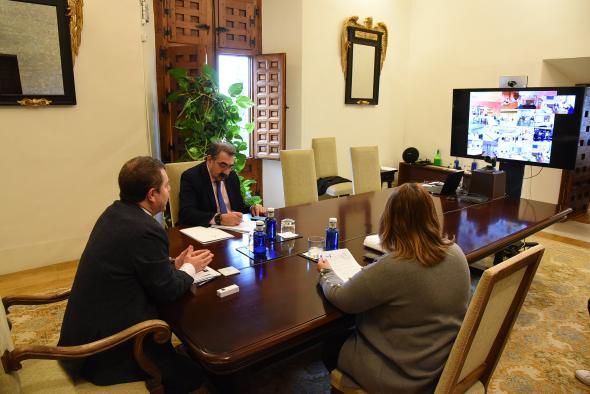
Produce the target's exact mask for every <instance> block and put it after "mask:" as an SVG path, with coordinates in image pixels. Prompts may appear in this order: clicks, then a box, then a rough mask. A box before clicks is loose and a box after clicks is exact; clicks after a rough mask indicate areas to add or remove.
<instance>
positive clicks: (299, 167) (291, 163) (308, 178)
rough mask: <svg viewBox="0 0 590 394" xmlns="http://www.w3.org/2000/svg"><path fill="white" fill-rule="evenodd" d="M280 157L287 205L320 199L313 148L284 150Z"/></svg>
mask: <svg viewBox="0 0 590 394" xmlns="http://www.w3.org/2000/svg"><path fill="white" fill-rule="evenodd" d="M280 157H281V170H282V172H283V191H284V194H285V206H291V205H299V204H307V203H310V202H315V201H318V187H317V183H316V179H317V178H316V174H315V163H314V159H313V151H312V150H311V149H293V150H282V151H281V153H280Z"/></svg>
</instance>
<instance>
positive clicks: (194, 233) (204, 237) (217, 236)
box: [180, 226, 234, 244]
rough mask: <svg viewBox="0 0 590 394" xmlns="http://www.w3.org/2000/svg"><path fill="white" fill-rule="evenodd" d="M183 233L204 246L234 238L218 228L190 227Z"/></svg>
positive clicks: (183, 230)
mask: <svg viewBox="0 0 590 394" xmlns="http://www.w3.org/2000/svg"><path fill="white" fill-rule="evenodd" d="M180 232H181V233H183V234H186V235H188V236H189V237H191V238H192V239H194V240H197V241H199V242H200V243H202V244H208V243H211V242H215V241H221V240H222V239H228V238H233V237H234V236H233V235H231V234H229V233H226V232H225V231H221V230H220V229H218V228H211V227H201V226H198V227H189V228H183V229H182V230H180Z"/></svg>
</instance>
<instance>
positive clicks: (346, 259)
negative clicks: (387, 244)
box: [320, 249, 362, 282]
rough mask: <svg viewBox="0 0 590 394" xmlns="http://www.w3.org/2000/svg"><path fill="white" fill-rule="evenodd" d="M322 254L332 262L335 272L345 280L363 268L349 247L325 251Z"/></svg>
mask: <svg viewBox="0 0 590 394" xmlns="http://www.w3.org/2000/svg"><path fill="white" fill-rule="evenodd" d="M320 256H321V257H322V258H324V259H326V260H328V261H329V262H330V266H332V270H333V271H334V273H335V274H336V275H337V276H338V277H340V279H342V280H343V281H345V282H346V281H347V280H349V279H350V278H352V277H353V276H354V275H355V274H356V273H357V272H359V271H360V270H361V269H362V267H361V265H360V264H359V263H358V262H357V261H356V260H355V259H354V257H352V254H351V253H350V251H349V250H348V249H337V250H330V251H324V252H322V253H321V255H320Z"/></svg>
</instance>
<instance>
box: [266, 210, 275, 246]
mask: <svg viewBox="0 0 590 394" xmlns="http://www.w3.org/2000/svg"><path fill="white" fill-rule="evenodd" d="M265 225H266V239H268V240H269V241H270V242H274V240H275V239H276V238H277V219H275V209H274V208H267V209H266V220H265Z"/></svg>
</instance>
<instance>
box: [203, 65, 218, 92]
mask: <svg viewBox="0 0 590 394" xmlns="http://www.w3.org/2000/svg"><path fill="white" fill-rule="evenodd" d="M202 71H203V76H204V77H205V78H207V79H208V80H209V81H211V82H213V85H215V87H216V88H219V77H218V76H217V72H216V71H215V69H213V67H211V66H210V65H208V64H203V68H202Z"/></svg>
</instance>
